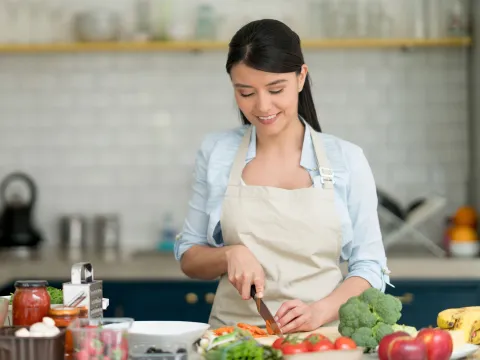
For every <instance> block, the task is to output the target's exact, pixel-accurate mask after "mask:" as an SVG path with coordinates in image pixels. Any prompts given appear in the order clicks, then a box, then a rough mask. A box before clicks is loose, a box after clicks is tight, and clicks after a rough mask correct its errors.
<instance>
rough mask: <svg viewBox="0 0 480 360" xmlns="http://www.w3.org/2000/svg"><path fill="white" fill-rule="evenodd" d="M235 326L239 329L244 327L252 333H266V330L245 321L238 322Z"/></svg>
mask: <svg viewBox="0 0 480 360" xmlns="http://www.w3.org/2000/svg"><path fill="white" fill-rule="evenodd" d="M237 326H238V327H239V328H240V329H244V330H247V331H249V332H251V333H252V335H267V333H266V331H265V330H263V329H260V328H259V327H258V326H254V325H249V324H245V323H238V324H237Z"/></svg>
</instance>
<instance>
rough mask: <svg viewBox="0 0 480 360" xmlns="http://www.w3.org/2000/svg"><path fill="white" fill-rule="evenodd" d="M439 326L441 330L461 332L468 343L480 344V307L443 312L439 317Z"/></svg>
mask: <svg viewBox="0 0 480 360" xmlns="http://www.w3.org/2000/svg"><path fill="white" fill-rule="evenodd" d="M437 325H438V327H439V328H440V329H444V330H453V331H455V330H459V331H461V332H462V333H463V338H464V341H465V342H467V343H470V344H475V345H479V344H480V306H469V307H464V308H458V309H447V310H444V311H441V312H440V313H439V314H438V316H437Z"/></svg>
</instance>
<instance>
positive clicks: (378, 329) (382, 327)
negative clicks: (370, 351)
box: [372, 322, 393, 342]
mask: <svg viewBox="0 0 480 360" xmlns="http://www.w3.org/2000/svg"><path fill="white" fill-rule="evenodd" d="M372 331H373V336H374V337H375V339H376V340H377V342H380V340H382V339H383V337H384V336H387V335H389V334H391V333H393V328H392V327H391V326H390V325H387V324H385V323H382V322H379V323H377V324H376V325H375V326H374V327H373V329H372Z"/></svg>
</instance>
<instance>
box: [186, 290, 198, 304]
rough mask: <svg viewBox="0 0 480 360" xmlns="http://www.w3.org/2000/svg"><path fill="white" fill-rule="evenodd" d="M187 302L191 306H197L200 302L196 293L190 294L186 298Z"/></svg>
mask: <svg viewBox="0 0 480 360" xmlns="http://www.w3.org/2000/svg"><path fill="white" fill-rule="evenodd" d="M185 300H186V301H187V303H189V304H196V303H197V302H198V296H197V294H195V293H188V294H187V295H186V296H185Z"/></svg>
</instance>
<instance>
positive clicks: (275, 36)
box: [226, 19, 322, 132]
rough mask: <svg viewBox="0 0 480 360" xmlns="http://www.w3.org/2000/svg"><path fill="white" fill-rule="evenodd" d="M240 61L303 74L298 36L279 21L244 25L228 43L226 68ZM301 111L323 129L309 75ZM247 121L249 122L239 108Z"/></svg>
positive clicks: (300, 97)
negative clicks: (314, 101) (319, 120)
mask: <svg viewBox="0 0 480 360" xmlns="http://www.w3.org/2000/svg"><path fill="white" fill-rule="evenodd" d="M240 62H243V63H244V64H245V65H247V66H249V67H251V68H253V69H256V70H260V71H266V72H271V73H278V74H279V73H288V72H296V73H297V74H300V71H301V68H302V65H303V64H304V63H305V61H304V59H303V53H302V49H301V47H300V38H299V36H298V35H297V34H296V33H295V32H294V31H293V30H292V29H290V28H289V27H288V26H287V25H285V24H284V23H282V22H280V21H278V20H272V19H263V20H255V21H252V22H250V23H248V24H247V25H245V26H243V27H242V28H241V29H240V30H238V31H237V33H236V34H235V35H234V36H233V38H232V40H231V41H230V44H229V51H228V58H227V64H226V69H227V73H228V74H230V72H231V70H232V67H233V66H234V65H236V64H238V63H240ZM298 113H299V115H300V116H302V117H303V119H304V120H305V121H306V122H307V123H308V124H310V126H311V127H312V128H313V129H314V130H316V131H318V132H321V131H322V130H321V128H320V123H319V122H318V118H317V112H316V111H315V105H314V103H313V98H312V91H311V88H310V75H309V74H307V78H306V79H305V85H304V87H303V89H302V91H301V92H300V93H299V94H298ZM240 115H241V117H242V121H243V123H244V124H250V122H249V121H248V120H247V118H246V117H245V115H244V114H243V113H242V112H241V111H240Z"/></svg>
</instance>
